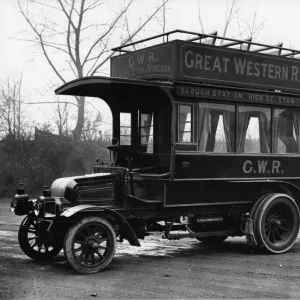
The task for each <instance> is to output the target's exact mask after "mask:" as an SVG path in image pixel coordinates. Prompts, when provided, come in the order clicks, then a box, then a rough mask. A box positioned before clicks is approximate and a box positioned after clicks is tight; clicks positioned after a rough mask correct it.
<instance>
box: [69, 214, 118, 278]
mask: <svg viewBox="0 0 300 300" xmlns="http://www.w3.org/2000/svg"><path fill="white" fill-rule="evenodd" d="M88 223H101V224H102V225H104V226H105V227H107V229H108V232H109V234H110V235H111V241H112V243H113V244H112V251H111V253H109V255H108V257H106V258H105V260H104V262H103V263H102V264H101V265H99V266H98V267H96V268H86V267H83V266H82V264H80V263H79V262H78V261H77V260H76V258H75V257H74V256H73V251H72V248H73V240H74V238H75V237H76V234H77V232H78V231H79V230H80V229H81V228H82V227H84V226H86V225H87V224H88ZM116 239H117V238H116V234H115V231H114V229H113V228H112V226H111V225H110V223H109V222H107V221H106V220H104V219H102V218H99V217H87V218H83V219H81V220H80V221H79V222H78V223H76V224H75V225H74V226H72V227H71V228H70V229H69V230H68V232H67V234H66V236H65V241H64V253H65V257H66V258H67V261H68V263H69V264H70V266H71V267H72V268H73V269H74V270H76V271H77V272H79V273H81V274H84V275H86V274H94V273H98V272H99V271H101V270H103V269H105V268H106V267H107V266H108V265H109V264H110V262H111V261H112V259H113V257H114V255H115V252H116Z"/></svg>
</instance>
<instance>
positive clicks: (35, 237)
mask: <svg viewBox="0 0 300 300" xmlns="http://www.w3.org/2000/svg"><path fill="white" fill-rule="evenodd" d="M38 226H40V224H37V219H36V218H35V217H34V216H32V215H28V216H27V217H25V219H24V220H23V222H22V223H21V225H20V228H19V233H18V240H19V244H20V247H21V249H22V250H23V252H24V253H25V254H26V255H27V256H29V257H30V258H32V259H35V260H49V259H51V258H53V257H54V256H56V255H57V254H58V253H59V252H60V251H61V250H62V248H63V242H62V241H61V239H59V238H57V237H56V236H54V235H52V234H51V233H50V232H47V231H42V230H38V228H37V227H38ZM38 232H40V233H38Z"/></svg>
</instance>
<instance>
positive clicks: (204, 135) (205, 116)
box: [199, 107, 210, 152]
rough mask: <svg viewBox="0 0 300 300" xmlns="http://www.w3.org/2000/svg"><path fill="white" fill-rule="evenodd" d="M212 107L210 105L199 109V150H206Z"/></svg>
mask: <svg viewBox="0 0 300 300" xmlns="http://www.w3.org/2000/svg"><path fill="white" fill-rule="evenodd" d="M209 119H210V109H209V108H208V107H200V109H199V131H200V135H199V136H200V142H199V151H202V152H204V151H206V146H207V140H208V134H209Z"/></svg>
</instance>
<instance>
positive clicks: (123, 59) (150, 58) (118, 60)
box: [111, 44, 175, 79]
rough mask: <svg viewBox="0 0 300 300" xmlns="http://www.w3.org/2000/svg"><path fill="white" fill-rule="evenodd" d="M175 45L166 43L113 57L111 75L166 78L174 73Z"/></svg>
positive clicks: (171, 76)
mask: <svg viewBox="0 0 300 300" xmlns="http://www.w3.org/2000/svg"><path fill="white" fill-rule="evenodd" d="M174 52H175V50H174V45H173V44H165V45H161V46H156V47H151V48H148V49H145V50H141V51H134V52H131V53H128V54H127V53H126V54H123V55H120V56H116V57H112V59H111V75H112V76H113V77H119V78H141V79H144V78H145V79H147V78H154V79H155V78H164V79H171V78H173V74H174V67H175V62H174Z"/></svg>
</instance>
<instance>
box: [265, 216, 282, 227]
mask: <svg viewBox="0 0 300 300" xmlns="http://www.w3.org/2000/svg"><path fill="white" fill-rule="evenodd" d="M267 224H268V227H269V228H270V229H272V230H275V229H277V228H278V227H279V226H281V221H280V220H278V218H277V217H276V216H270V217H269V219H268V221H267Z"/></svg>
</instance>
